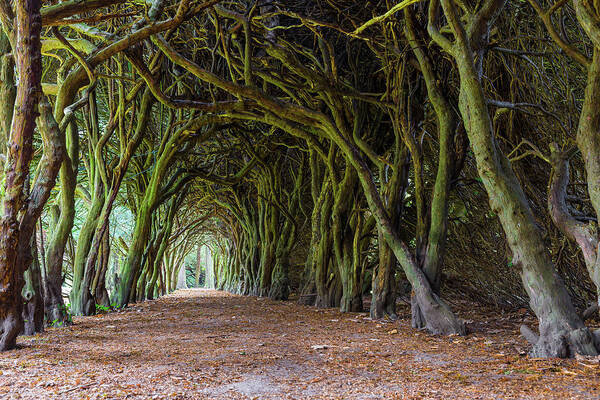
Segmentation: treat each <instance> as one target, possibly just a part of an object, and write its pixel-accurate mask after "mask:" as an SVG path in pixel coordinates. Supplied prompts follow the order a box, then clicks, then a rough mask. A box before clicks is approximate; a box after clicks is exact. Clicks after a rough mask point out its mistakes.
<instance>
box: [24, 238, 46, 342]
mask: <svg viewBox="0 0 600 400" xmlns="http://www.w3.org/2000/svg"><path fill="white" fill-rule="evenodd" d="M31 253H32V254H31V257H32V261H31V266H30V267H29V269H28V270H27V271H25V287H24V288H23V298H24V299H25V305H24V307H23V321H24V328H23V334H24V335H33V334H35V333H38V332H43V331H44V294H43V288H42V272H41V269H40V260H39V258H38V254H37V243H36V240H35V234H34V235H32V244H31Z"/></svg>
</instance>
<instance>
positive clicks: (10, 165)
mask: <svg viewBox="0 0 600 400" xmlns="http://www.w3.org/2000/svg"><path fill="white" fill-rule="evenodd" d="M15 7H16V21H14V23H13V22H12V21H11V23H13V26H12V27H9V26H4V29H5V31H10V32H15V34H14V37H13V38H12V39H11V43H13V44H14V45H15V48H13V54H15V65H16V69H17V74H18V76H19V85H18V87H17V95H16V100H15V110H16V112H15V113H14V117H13V120H12V125H11V135H10V143H9V148H8V154H7V162H6V168H5V171H6V180H5V189H6V190H5V195H4V201H3V214H2V218H1V219H0V260H1V262H0V350H9V349H12V348H14V347H15V345H16V338H17V335H18V334H19V333H20V332H21V331H22V329H23V319H22V308H23V297H22V296H21V290H22V289H23V285H24V279H23V273H24V272H25V271H26V270H27V268H28V267H29V265H30V263H31V258H32V257H31V236H32V234H33V231H34V228H35V223H36V221H37V219H38V218H39V216H40V214H41V212H42V208H43V205H44V204H45V202H46V201H47V199H48V196H49V195H50V190H51V189H52V187H53V186H54V182H55V179H56V172H57V171H58V168H56V167H57V166H58V165H60V162H61V161H62V159H63V157H64V153H62V151H64V147H62V146H61V144H62V145H64V143H61V142H60V136H59V135H56V136H55V135H52V136H46V135H42V139H43V140H44V150H45V153H44V155H43V156H42V160H41V161H40V163H41V167H42V168H40V171H41V172H40V175H39V176H38V177H37V178H36V180H35V182H34V185H33V189H32V190H31V193H30V196H29V199H28V201H27V202H25V201H24V200H25V196H26V195H27V193H26V192H25V189H26V182H27V179H28V175H29V165H30V163H31V158H32V156H33V147H32V142H33V132H34V129H35V122H36V121H35V118H36V115H37V111H36V107H38V103H39V100H40V96H41V93H42V88H41V83H40V80H41V74H42V64H41V44H40V31H41V27H42V22H41V15H40V8H41V2H40V1H39V0H23V1H18V2H16V3H15ZM4 17H7V18H8V16H6V15H5V16H4ZM4 17H3V18H2V21H4V22H6V20H7V18H4ZM2 100H4V99H2ZM47 106H48V104H47V103H46V104H40V110H41V111H42V114H44V112H45V111H47V110H46V109H45V108H49V107H47ZM42 117H44V115H42ZM43 122H45V121H42V123H43ZM40 131H42V129H40ZM53 133H56V131H54V132H53ZM50 153H52V154H50Z"/></svg>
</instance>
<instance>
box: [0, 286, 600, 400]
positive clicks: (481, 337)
mask: <svg viewBox="0 0 600 400" xmlns="http://www.w3.org/2000/svg"><path fill="white" fill-rule="evenodd" d="M463 316H464V313H463ZM403 317H404V318H403V319H402V320H401V321H400V322H399V323H391V322H378V321H371V320H369V319H368V318H367V314H341V313H339V312H337V311H335V310H319V309H315V308H311V307H304V306H299V305H297V304H295V303H293V302H286V303H281V302H272V301H270V300H267V299H259V298H254V297H240V296H232V295H229V294H226V293H222V292H216V291H209V290H185V291H178V292H176V293H175V294H173V295H170V296H167V297H163V298H161V299H159V300H156V301H150V302H145V303H142V304H138V305H135V306H133V307H130V308H127V309H126V310H124V311H121V312H113V313H108V314H104V315H99V316H95V317H85V318H76V319H75V325H73V326H72V327H68V328H62V329H49V330H48V331H47V332H46V333H44V334H42V335H38V336H35V337H32V338H26V337H25V338H21V339H20V345H21V348H20V349H18V350H13V351H10V352H6V353H2V354H0V368H1V373H2V374H1V375H0V398H9V399H12V398H15V399H17V398H31V399H52V398H57V399H67V398H73V399H88V398H89V399H97V398H98V399H103V398H111V399H113V398H129V399H138V398H139V399H146V398H150V399H153V398H157V399H163V398H178V399H230V398H231V399H287V398H290V399H422V398H431V399H438V398H440V399H441V398H444V399H447V398H468V399H479V398H481V399H488V398H490V399H513V398H515V399H517V398H518V399H522V398H539V399H549V398H556V399H566V398H570V399H575V398H599V397H600V365H599V364H598V360H597V359H578V360H531V359H529V358H528V357H526V356H524V355H523V354H520V353H523V348H524V343H523V342H522V341H521V340H520V339H519V338H518V336H517V335H516V329H517V326H518V325H517V322H519V323H520V321H516V319H519V318H521V319H523V318H525V320H526V317H519V316H518V315H513V316H505V317H502V318H501V317H498V316H495V317H494V318H490V320H489V321H487V322H486V321H484V322H480V323H477V324H474V323H471V329H472V330H473V331H474V333H471V334H469V335H468V336H467V337H465V338H461V337H432V336H429V335H426V334H424V333H420V332H416V331H415V330H413V329H411V328H410V323H409V319H408V318H407V314H406V312H405V313H404V315H403Z"/></svg>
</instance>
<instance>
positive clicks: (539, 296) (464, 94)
mask: <svg viewBox="0 0 600 400" xmlns="http://www.w3.org/2000/svg"><path fill="white" fill-rule="evenodd" d="M442 6H443V9H444V13H445V14H446V17H447V18H448V20H449V22H450V25H451V27H452V30H453V32H454V35H455V37H456V38H457V41H456V43H455V45H454V47H453V50H452V51H453V56H454V59H455V61H456V63H457V66H458V72H459V75H460V97H459V109H460V112H461V115H462V117H463V121H464V123H465V128H466V131H467V134H468V136H469V140H470V142H471V145H472V147H473V152H474V154H475V160H476V162H477V170H478V172H479V176H480V177H481V179H482V181H483V184H484V186H485V188H486V191H487V193H488V196H489V201H490V207H491V208H492V210H493V211H494V212H495V213H496V214H497V215H498V216H499V218H500V222H501V224H502V227H503V228H504V231H505V233H506V236H507V239H508V244H509V246H510V249H511V250H512V253H513V260H512V261H513V265H515V266H516V267H517V268H519V267H520V268H521V277H522V280H523V285H524V287H525V290H526V291H527V293H528V295H529V299H530V305H531V308H532V310H533V311H534V312H535V314H536V316H537V317H538V320H539V333H540V335H539V337H537V335H535V334H533V333H532V332H530V331H529V329H528V328H525V327H524V328H523V329H522V332H523V333H524V335H525V336H526V337H527V338H528V340H530V341H531V342H533V345H534V346H533V349H532V351H531V354H532V356H534V357H569V356H573V355H574V354H575V353H580V354H584V355H596V354H598V351H597V349H596V347H595V344H594V338H593V336H592V334H591V332H590V331H589V330H588V329H587V328H586V327H585V325H584V324H583V321H582V320H581V319H580V318H579V316H578V315H577V313H576V312H575V309H574V307H573V304H572V302H571V299H570V297H569V294H568V293H567V290H566V288H565V286H564V283H563V281H562V279H561V278H560V276H559V275H558V274H557V272H556V271H555V268H554V265H553V263H552V259H551V257H550V254H549V252H548V250H547V248H546V246H545V245H544V241H543V238H542V235H541V232H540V230H539V228H538V226H537V224H536V222H535V218H534V216H533V213H532V211H531V208H530V207H529V204H528V202H527V199H526V198H525V194H524V193H523V190H522V188H521V185H520V184H519V182H518V180H517V177H516V176H515V174H514V171H513V170H512V167H511V165H510V162H509V161H508V159H507V158H506V156H505V155H504V154H503V153H502V152H501V151H500V149H499V148H498V146H497V145H496V142H495V140H494V132H493V129H492V121H491V118H490V115H489V112H488V108H487V103H486V99H485V95H484V93H483V89H482V86H481V82H480V80H479V75H478V73H477V71H476V69H475V63H474V59H473V50H472V49H471V47H470V44H469V40H468V39H467V37H466V32H465V30H464V27H463V25H462V22H461V21H460V20H459V18H458V16H457V14H456V9H455V6H454V4H453V3H452V2H451V1H450V0H442Z"/></svg>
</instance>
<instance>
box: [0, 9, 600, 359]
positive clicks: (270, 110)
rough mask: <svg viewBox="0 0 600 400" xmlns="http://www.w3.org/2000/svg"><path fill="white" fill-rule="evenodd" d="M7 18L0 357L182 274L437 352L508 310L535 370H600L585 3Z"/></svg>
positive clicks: (169, 285) (595, 169) (15, 12)
mask: <svg viewBox="0 0 600 400" xmlns="http://www.w3.org/2000/svg"><path fill="white" fill-rule="evenodd" d="M14 3H15V4H14V5H13V4H11V2H9V1H0V5H1V7H0V20H1V22H2V28H3V30H2V37H1V38H0V63H1V65H0V100H1V104H2V107H0V145H1V147H2V153H3V154H4V158H3V162H4V171H3V175H2V179H3V182H4V184H3V192H2V199H3V213H2V219H1V223H0V333H1V336H0V348H1V349H10V348H13V347H14V346H15V343H16V342H15V340H16V337H17V335H19V334H21V333H28V334H30V333H33V332H37V331H40V330H42V329H43V327H44V323H46V324H54V325H57V324H65V323H68V322H69V315H71V314H74V315H91V314H94V313H95V312H96V311H97V310H98V309H100V308H110V307H115V308H116V307H124V306H127V305H128V304H131V303H134V302H139V301H143V300H146V299H153V298H156V297H157V296H161V295H163V294H166V293H168V292H171V291H173V290H175V289H176V286H177V281H178V276H179V275H180V271H183V272H181V273H182V274H184V275H185V273H186V267H185V265H186V263H190V262H192V263H194V264H195V266H194V268H192V270H193V271H191V273H192V274H195V277H194V282H195V284H196V285H197V284H199V280H200V271H201V270H202V271H203V272H202V273H203V274H205V279H206V284H207V285H208V286H212V287H216V288H218V289H221V290H226V291H229V292H233V293H236V294H244V295H254V296H265V297H266V296H268V297H270V298H271V299H275V300H288V299H289V298H290V295H291V294H292V293H294V294H295V295H297V300H298V302H300V303H301V304H305V305H312V306H317V307H338V308H339V309H340V310H341V311H342V312H353V311H362V310H363V308H364V307H365V304H364V303H363V302H364V300H365V299H370V301H368V303H369V307H370V315H371V317H372V318H386V317H387V318H391V319H395V318H397V315H396V301H397V299H398V298H399V297H404V298H406V299H407V300H408V301H410V303H411V314H412V325H413V327H415V328H418V329H425V330H426V331H428V332H429V333H432V334H441V335H465V334H466V333H467V331H466V328H465V324H464V321H463V320H461V319H460V318H459V316H458V315H456V313H455V312H454V311H453V309H452V307H451V305H450V303H449V302H448V301H445V300H444V299H445V298H446V299H447V298H451V297H456V296H460V297H463V298H469V299H470V300H471V301H473V302H474V303H479V304H487V305H493V306H495V307H499V308H512V309H516V308H521V307H524V306H527V307H529V308H530V309H531V310H532V312H533V313H534V314H535V316H536V317H537V320H538V326H537V328H533V329H532V327H528V326H525V325H523V326H522V328H521V332H522V334H523V335H524V336H525V337H526V338H527V340H528V341H529V342H530V343H531V346H532V347H531V349H530V350H531V351H530V354H531V355H532V356H533V357H573V356H575V355H576V354H581V355H590V356H595V355H598V353H599V352H600V331H598V330H596V331H594V330H593V329H590V328H589V327H588V326H586V325H585V321H586V320H587V319H589V318H591V317H596V318H597V317H598V304H599V295H600V258H599V252H600V236H599V233H598V215H599V213H600V8H599V7H600V6H598V5H597V4H596V3H594V2H588V1H584V0H573V1H557V2H546V1H543V2H538V0H527V1H519V2H507V1H505V0H483V1H479V2H475V1H467V2H464V1H453V0H429V1H425V0H403V1H400V2H394V1H374V0H373V1H369V0H368V1H362V2H358V1H347V0H309V1H282V2H278V1H275V0H261V1H255V0H252V1H251V0H247V1H244V0H229V1H221V0H153V1H139V0H127V1H124V0H68V1H63V2H56V1H40V0H24V1H18V2H14ZM190 257H191V258H192V259H193V261H186V259H187V260H190ZM209 258H210V262H207V260H208V259H209ZM184 278H185V276H184ZM184 280H185V279H184ZM65 301H66V302H65ZM66 304H68V307H67V305H66Z"/></svg>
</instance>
